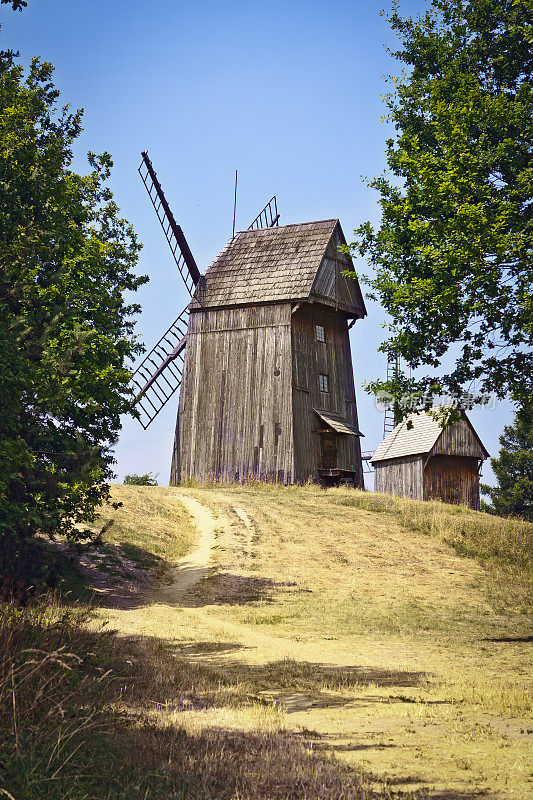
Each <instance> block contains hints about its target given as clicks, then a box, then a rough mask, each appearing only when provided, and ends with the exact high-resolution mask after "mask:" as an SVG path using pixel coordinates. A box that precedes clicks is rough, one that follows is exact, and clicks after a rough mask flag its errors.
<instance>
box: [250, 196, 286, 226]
mask: <svg viewBox="0 0 533 800" xmlns="http://www.w3.org/2000/svg"><path fill="white" fill-rule="evenodd" d="M278 223H279V214H278V201H277V199H276V195H274V197H271V198H270V200H269V201H268V203H267V204H266V206H265V207H264V208H263V210H262V211H260V212H259V214H258V215H257V217H256V218H255V219H254V221H253V222H252V224H251V225H249V226H248V230H249V231H253V230H257V229H258V228H274V227H275V226H276V227H277V225H278Z"/></svg>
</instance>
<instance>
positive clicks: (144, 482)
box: [124, 472, 158, 486]
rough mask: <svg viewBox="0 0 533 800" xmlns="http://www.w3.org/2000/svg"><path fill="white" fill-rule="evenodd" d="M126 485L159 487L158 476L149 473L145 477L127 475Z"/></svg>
mask: <svg viewBox="0 0 533 800" xmlns="http://www.w3.org/2000/svg"><path fill="white" fill-rule="evenodd" d="M124 483H125V484H127V485H129V486H157V485H158V484H157V475H153V474H152V473H151V472H147V473H145V474H144V475H136V474H133V475H126V476H125V478H124Z"/></svg>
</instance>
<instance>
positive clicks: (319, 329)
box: [316, 325, 326, 342]
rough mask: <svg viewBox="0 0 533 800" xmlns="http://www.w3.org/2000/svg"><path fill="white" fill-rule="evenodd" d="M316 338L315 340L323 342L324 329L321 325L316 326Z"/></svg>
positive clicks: (324, 339) (324, 337)
mask: <svg viewBox="0 0 533 800" xmlns="http://www.w3.org/2000/svg"><path fill="white" fill-rule="evenodd" d="M316 340H317V342H325V341H326V331H325V330H324V326H323V325H317V326H316Z"/></svg>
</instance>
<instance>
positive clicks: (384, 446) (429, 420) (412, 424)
mask: <svg viewBox="0 0 533 800" xmlns="http://www.w3.org/2000/svg"><path fill="white" fill-rule="evenodd" d="M455 432H456V433H457V434H459V435H458V436H456V437H454V435H453V434H454V433H455ZM439 440H440V442H439ZM467 440H469V441H467ZM439 444H442V445H443V446H438V445H439ZM431 451H433V453H436V452H441V453H450V454H451V453H452V452H453V453H456V454H458V455H463V454H464V455H472V456H474V457H478V458H486V457H487V456H488V453H487V451H486V449H485V448H484V446H483V444H482V443H481V441H480V439H479V436H478V435H477V433H476V432H475V430H474V428H473V427H472V423H471V422H470V420H469V419H468V417H467V416H466V414H465V413H464V412H463V413H462V419H461V420H459V421H458V422H456V423H454V424H453V425H450V426H448V427H447V428H442V427H441V426H440V424H439V423H438V422H437V420H435V419H434V418H433V417H432V416H430V415H429V414H427V413H425V412H423V411H422V412H420V413H419V414H416V413H415V414H409V416H408V417H406V419H404V420H403V421H402V422H400V424H399V425H397V426H396V427H395V428H394V430H393V431H391V433H389V435H388V436H387V437H386V438H385V439H383V441H382V442H381V444H380V445H379V446H378V448H377V449H376V451H375V453H374V455H373V456H372V458H371V459H370V460H371V462H372V463H375V462H378V461H388V460H390V459H394V458H404V457H405V456H417V455H423V454H425V453H430V452H431Z"/></svg>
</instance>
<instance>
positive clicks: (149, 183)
mask: <svg viewBox="0 0 533 800" xmlns="http://www.w3.org/2000/svg"><path fill="white" fill-rule="evenodd" d="M141 155H142V161H141V164H140V166H139V175H140V176H141V178H142V181H143V183H144V185H145V187H146V191H147V192H148V196H149V197H150V200H151V201H152V205H153V207H154V209H155V213H156V214H157V217H158V219H159V222H160V223H161V227H162V228H163V232H164V234H165V237H166V240H167V242H168V244H169V246H170V250H171V252H172V255H173V256H174V260H175V262H176V266H177V267H178V270H179V273H180V275H181V277H182V278H183V281H184V283H185V286H186V287H187V291H188V292H189V294H190V295H192V293H193V291H194V287H195V286H196V284H197V283H198V281H199V279H200V270H199V269H198V267H197V265H196V261H195V260H194V256H193V254H192V253H191V250H190V248H189V245H188V244H187V240H186V238H185V236H184V234H183V231H182V229H181V228H180V226H179V225H178V224H177V222H176V220H175V219H174V215H173V214H172V211H171V210H170V206H169V204H168V202H167V199H166V197H165V195H164V193H163V189H162V188H161V184H160V183H159V181H158V179H157V175H156V173H155V170H154V168H153V166H152V162H151V161H150V159H149V158H148V153H147V152H146V150H143V152H142V153H141Z"/></svg>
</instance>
